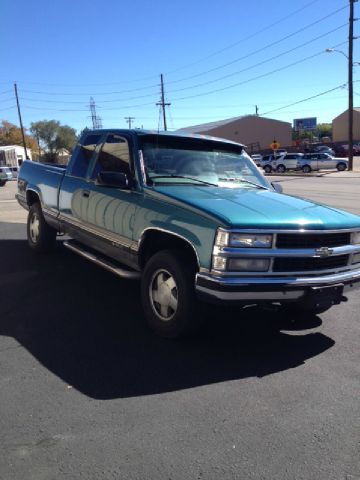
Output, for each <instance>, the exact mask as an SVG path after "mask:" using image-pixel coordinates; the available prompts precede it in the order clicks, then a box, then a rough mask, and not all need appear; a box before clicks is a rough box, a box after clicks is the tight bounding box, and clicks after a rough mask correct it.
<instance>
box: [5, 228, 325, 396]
mask: <svg viewBox="0 0 360 480" xmlns="http://www.w3.org/2000/svg"><path fill="white" fill-rule="evenodd" d="M22 228H23V226H22ZM0 265H1V270H0V292H2V293H1V297H2V298H1V302H0V334H1V335H7V336H11V337H14V338H15V339H16V340H17V341H18V342H19V343H20V344H21V345H22V346H24V347H25V348H26V349H27V350H28V351H29V352H30V353H31V354H32V355H33V356H34V357H35V358H36V359H37V360H38V361H39V362H41V363H42V364H43V365H44V366H45V367H46V368H48V369H49V370H50V371H51V372H53V373H54V374H55V375H57V376H58V377H60V378H61V379H62V380H63V381H64V382H66V383H67V384H69V385H72V386H73V387H74V388H76V389H78V390H79V391H80V392H82V393H83V394H85V395H88V396H89V397H92V398H96V399H112V398H121V397H131V396H138V395H150V394H156V393H163V392H171V391H176V390H180V389H186V388H192V387H197V386H201V385H207V384H212V383H217V382H224V381H228V380H238V379H242V378H246V377H254V376H256V377H263V376H266V375H269V374H272V373H275V372H280V371H283V370H286V369H290V368H295V367H297V366H299V365H302V364H303V363H304V362H305V361H306V360H308V359H309V358H312V357H314V356H316V355H319V354H321V353H322V352H324V351H325V350H327V349H329V348H330V347H332V346H333V345H334V341H333V340H332V339H330V338H329V337H327V336H325V335H324V334H322V333H320V332H318V331H314V332H311V331H309V330H307V329H308V328H311V327H316V326H319V325H320V324H321V320H320V319H319V318H318V317H314V318H312V319H309V320H308V321H307V323H306V324H303V325H298V326H297V327H294V324H293V323H292V322H291V319H285V318H281V317H279V315H278V314H277V313H276V312H271V311H264V310H261V309H259V308H255V307H250V308H247V309H245V310H244V311H239V310H234V309H225V310H224V309H214V310H213V313H212V314H211V316H208V318H206V323H207V325H206V328H205V329H204V331H203V332H202V334H201V335H198V336H196V337H193V338H191V339H189V340H186V341H181V342H180V341H169V340H164V339H161V338H158V337H156V336H155V335H153V334H152V333H151V332H149V331H148V330H147V329H146V327H145V326H144V323H143V322H144V320H143V314H142V311H141V306H140V301H139V299H140V294H139V284H138V283H134V282H130V281H122V280H119V279H118V278H116V277H114V276H113V275H111V274H110V273H108V272H105V271H103V270H101V269H100V268H99V267H96V266H94V265H92V264H90V263H88V262H87V261H86V260H83V259H82V258H80V257H77V256H76V255H74V254H72V253H70V252H67V251H65V249H64V248H62V247H61V246H59V249H58V251H57V252H55V253H53V254H49V255H36V254H34V253H33V252H32V251H30V249H29V247H28V245H27V242H26V241H25V240H1V241H0ZM207 315H208V314H207ZM302 328H303V329H304V330H303V331H301V329H302ZM296 329H297V330H298V331H296V332H294V331H293V330H296Z"/></svg>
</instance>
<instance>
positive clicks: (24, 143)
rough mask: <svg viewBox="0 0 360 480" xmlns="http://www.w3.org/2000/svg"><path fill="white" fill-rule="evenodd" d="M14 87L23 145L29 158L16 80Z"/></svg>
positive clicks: (26, 156)
mask: <svg viewBox="0 0 360 480" xmlns="http://www.w3.org/2000/svg"><path fill="white" fill-rule="evenodd" d="M14 89H15V97H16V105H17V111H18V115H19V123H20V128H21V136H22V141H23V145H24V152H25V160H28V158H29V157H28V153H27V150H26V142H25V133H24V127H23V123H22V120H21V112H20V104H19V97H18V91H17V85H16V82H15V83H14Z"/></svg>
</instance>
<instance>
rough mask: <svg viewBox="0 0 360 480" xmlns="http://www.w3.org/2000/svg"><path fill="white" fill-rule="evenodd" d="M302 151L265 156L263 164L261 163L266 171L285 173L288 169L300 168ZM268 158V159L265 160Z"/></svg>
mask: <svg viewBox="0 0 360 480" xmlns="http://www.w3.org/2000/svg"><path fill="white" fill-rule="evenodd" d="M302 155H303V154H302V153H286V154H282V155H275V156H274V155H269V159H267V158H266V159H265V157H264V158H263V162H262V163H263V164H262V165H261V166H262V167H263V169H264V170H265V172H266V173H270V172H273V171H274V172H278V173H284V172H286V171H287V170H298V169H299V159H300V158H301V157H302ZM265 160H266V161H265Z"/></svg>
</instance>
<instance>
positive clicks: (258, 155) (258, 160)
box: [250, 153, 263, 167]
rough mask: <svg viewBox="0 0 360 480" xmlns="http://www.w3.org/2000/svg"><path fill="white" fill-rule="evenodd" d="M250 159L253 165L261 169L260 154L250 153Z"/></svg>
mask: <svg viewBox="0 0 360 480" xmlns="http://www.w3.org/2000/svg"><path fill="white" fill-rule="evenodd" d="M250 157H251V158H252V159H253V160H254V162H255V164H256V165H257V166H258V167H261V160H262V158H263V157H262V155H261V154H260V153H252V154H251V155H250Z"/></svg>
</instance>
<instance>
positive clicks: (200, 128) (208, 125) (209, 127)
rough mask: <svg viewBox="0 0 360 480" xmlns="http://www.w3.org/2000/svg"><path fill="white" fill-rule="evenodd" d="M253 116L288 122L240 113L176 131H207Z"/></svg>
mask: <svg viewBox="0 0 360 480" xmlns="http://www.w3.org/2000/svg"><path fill="white" fill-rule="evenodd" d="M253 117H256V118H258V119H261V120H268V121H271V122H279V123H289V122H283V121H281V120H275V119H273V118H265V117H259V116H258V115H242V116H240V117H232V118H227V119H225V120H217V121H216V122H210V123H202V124H200V125H194V126H191V127H185V128H180V129H179V130H177V131H178V132H183V133H201V132H207V131H209V130H214V129H215V128H218V127H222V126H224V125H228V124H230V123H234V122H236V121H237V120H246V119H248V118H253Z"/></svg>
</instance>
